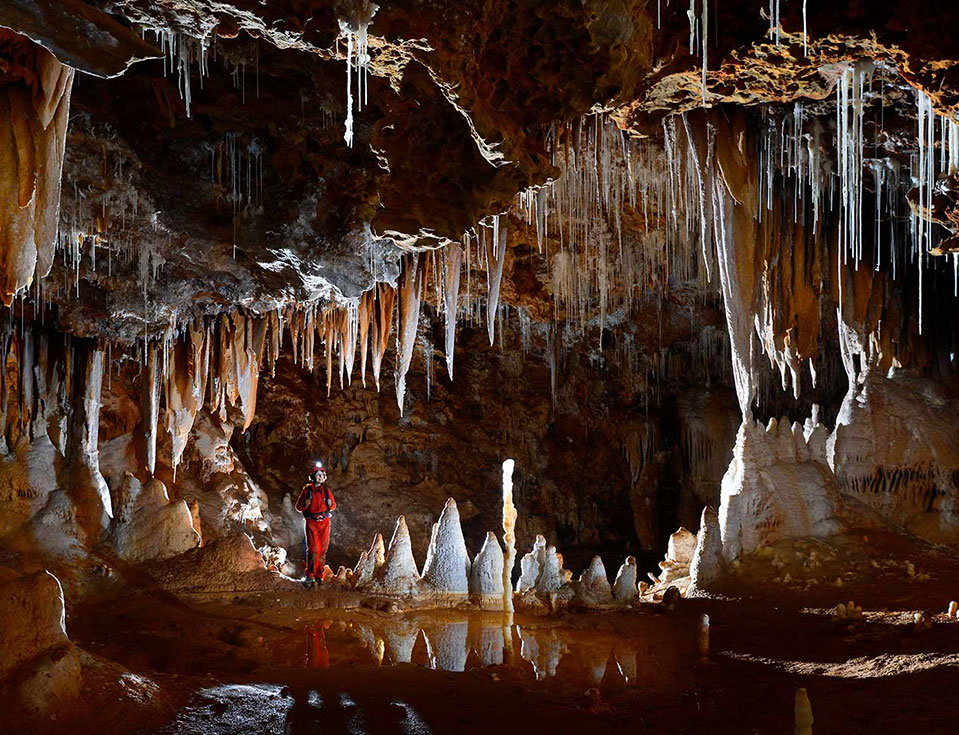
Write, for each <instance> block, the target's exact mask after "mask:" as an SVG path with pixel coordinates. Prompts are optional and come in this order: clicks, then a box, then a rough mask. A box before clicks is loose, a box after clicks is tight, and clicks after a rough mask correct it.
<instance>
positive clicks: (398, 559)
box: [372, 516, 420, 595]
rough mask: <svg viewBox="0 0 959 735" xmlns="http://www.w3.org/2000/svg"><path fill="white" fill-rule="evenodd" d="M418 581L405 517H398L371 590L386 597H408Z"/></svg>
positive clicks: (418, 576)
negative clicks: (384, 558) (384, 557)
mask: <svg viewBox="0 0 959 735" xmlns="http://www.w3.org/2000/svg"><path fill="white" fill-rule="evenodd" d="M419 579H420V575H419V572H417V570H416V560H415V559H414V558H413V545H412V543H411V542H410V531H409V529H408V528H407V527H406V517H405V516H400V517H399V518H397V519H396V528H395V529H394V530H393V538H392V539H390V546H389V548H388V549H387V550H386V560H385V561H384V563H383V566H382V567H380V569H379V571H377V573H376V574H375V575H374V577H373V584H372V588H373V589H374V590H375V591H377V592H381V593H383V594H388V595H389V594H392V595H409V594H411V593H412V592H413V591H414V590H415V589H416V586H417V584H418V583H419Z"/></svg>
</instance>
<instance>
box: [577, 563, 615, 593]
mask: <svg viewBox="0 0 959 735" xmlns="http://www.w3.org/2000/svg"><path fill="white" fill-rule="evenodd" d="M576 599H577V600H579V601H580V602H582V603H584V604H586V605H608V604H609V603H610V602H612V601H613V591H612V589H610V586H609V577H607V576H606V566H605V565H604V564H603V560H602V558H600V557H599V556H594V557H593V560H592V561H591V562H590V564H589V567H587V568H586V569H585V570H584V571H583V573H582V574H581V575H580V577H579V579H578V580H577V581H576Z"/></svg>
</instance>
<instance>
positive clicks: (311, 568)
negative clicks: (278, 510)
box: [296, 482, 336, 579]
mask: <svg viewBox="0 0 959 735" xmlns="http://www.w3.org/2000/svg"><path fill="white" fill-rule="evenodd" d="M296 509H297V510H298V511H300V512H301V513H303V514H304V517H305V518H306V577H307V579H319V578H320V577H321V576H323V567H324V566H325V565H326V550H327V549H328V548H329V546H330V523H331V519H330V513H331V512H332V511H333V510H335V509H336V501H335V500H334V499H333V493H331V492H330V488H329V486H328V485H327V484H326V483H325V482H324V483H323V484H322V485H317V484H315V483H312V482H308V483H307V484H306V485H304V486H303V489H302V490H301V491H300V497H298V498H297V499H296ZM323 515H325V516H326V517H324V518H321V517H320V516H323Z"/></svg>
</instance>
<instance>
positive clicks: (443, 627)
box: [423, 620, 469, 671]
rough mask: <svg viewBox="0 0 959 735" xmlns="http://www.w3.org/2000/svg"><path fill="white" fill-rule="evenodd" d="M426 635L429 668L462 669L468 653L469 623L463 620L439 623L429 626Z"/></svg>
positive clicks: (442, 669)
mask: <svg viewBox="0 0 959 735" xmlns="http://www.w3.org/2000/svg"><path fill="white" fill-rule="evenodd" d="M423 634H424V636H425V637H426V648H427V651H428V652H429V658H430V668H433V669H440V670H441V671H464V670H465V669H466V657H467V655H468V654H469V646H468V644H467V640H468V634H469V623H468V622H467V621H465V620H463V621H457V622H455V623H440V624H438V625H435V626H431V627H430V632H429V635H426V631H425V630H424V631H423Z"/></svg>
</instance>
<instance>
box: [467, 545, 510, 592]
mask: <svg viewBox="0 0 959 735" xmlns="http://www.w3.org/2000/svg"><path fill="white" fill-rule="evenodd" d="M503 568H504V560H503V549H502V547H501V546H500V545H499V540H498V539H497V538H496V534H495V533H493V532H492V531H490V532H489V533H487V534H486V541H484V542H483V547H482V548H481V549H480V550H479V553H478V554H477V555H476V558H474V559H473V565H472V567H471V568H470V596H471V597H472V598H475V599H477V600H478V601H480V602H481V603H483V602H493V603H494V604H501V603H502V600H503V589H504V588H503V578H504V574H503Z"/></svg>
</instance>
